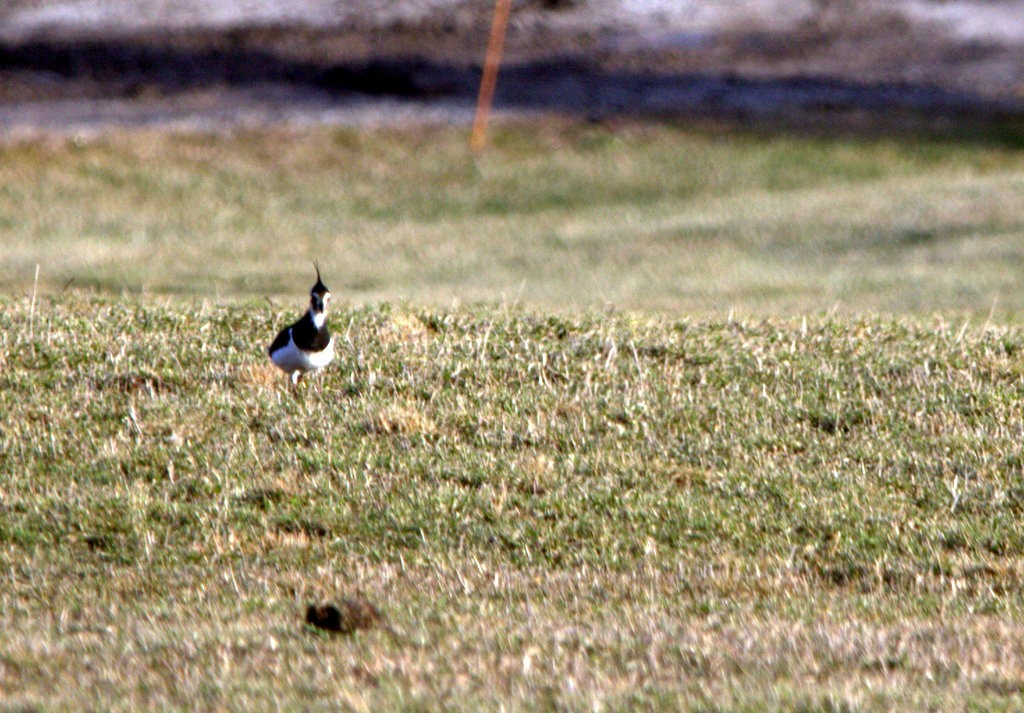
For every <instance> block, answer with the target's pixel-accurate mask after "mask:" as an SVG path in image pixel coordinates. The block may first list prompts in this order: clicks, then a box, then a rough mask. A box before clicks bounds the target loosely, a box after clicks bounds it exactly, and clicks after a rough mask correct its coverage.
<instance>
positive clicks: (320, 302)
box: [309, 263, 331, 313]
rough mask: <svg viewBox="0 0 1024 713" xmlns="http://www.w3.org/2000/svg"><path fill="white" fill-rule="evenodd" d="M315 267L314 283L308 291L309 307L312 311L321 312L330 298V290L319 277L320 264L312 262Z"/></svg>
mask: <svg viewBox="0 0 1024 713" xmlns="http://www.w3.org/2000/svg"><path fill="white" fill-rule="evenodd" d="M313 266H314V267H315V268H316V284H315V285H313V289H311V290H310V291H309V308H310V310H312V311H313V312H314V313H322V312H324V311H325V310H326V309H327V303H328V302H330V300H331V291H330V290H329V289H327V285H325V284H324V282H323V280H321V279H320V266H319V265H317V264H316V263H313Z"/></svg>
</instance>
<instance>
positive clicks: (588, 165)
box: [0, 0, 1024, 319]
mask: <svg viewBox="0 0 1024 713" xmlns="http://www.w3.org/2000/svg"><path fill="white" fill-rule="evenodd" d="M492 12H493V6H492V4H491V3H490V2H479V1H478V0H477V1H473V2H470V1H468V0H423V1H420V2H416V1H412V0H403V1H398V0H346V1H344V2H342V1H340V0H310V1H309V2H302V3H293V2H281V1H279V0H252V1H249V2H208V1H202V2H200V1H199V0H176V1H174V0H7V2H5V3H4V4H3V5H2V6H0V151H2V152H3V154H4V161H3V167H2V168H0V181H2V183H0V241H2V242H3V244H4V245H5V247H6V249H5V251H4V255H3V257H0V287H2V288H3V289H5V290H6V291H14V292H17V291H18V290H24V289H26V287H27V286H28V285H30V284H34V270H35V265H37V264H38V265H42V268H41V278H40V279H41V280H43V281H44V283H45V284H48V285H53V286H61V287H62V288H63V287H64V286H71V287H73V288H76V289H77V288H85V289H93V290H99V291H103V292H115V293H117V292H123V291H130V292H134V291H142V292H146V291H150V292H156V293H160V294H183V295H188V294H193V295H203V296H219V297H222V298H224V297H243V298H244V297H258V296H271V297H275V296H281V295H285V294H289V293H292V292H294V291H295V290H296V289H297V288H296V282H297V281H298V283H299V285H300V286H301V285H302V284H304V282H302V279H304V278H303V277H302V276H305V275H306V273H307V272H308V265H309V263H310V261H311V260H312V259H314V258H317V259H319V260H320V262H321V264H322V265H324V266H325V268H326V269H327V270H328V271H333V273H334V274H335V275H336V278H335V283H336V284H337V285H338V286H339V287H342V288H344V291H345V294H346V295H347V296H348V298H349V299H350V300H352V301H354V302H364V301H374V300H382V299H383V300H392V299H409V300H413V301H426V302H445V303H448V302H452V301H478V300H483V301H503V300H510V299H515V300H518V301H523V302H527V303H531V304H537V305H542V306H546V307H552V308H568V309H578V308H589V307H594V306H602V305H608V304H611V305H615V306H621V307H626V308H638V309H656V310H672V311H676V310H694V311H702V312H721V311H732V310H740V311H751V312H772V311H779V310H783V311H805V310H825V309H835V308H839V309H851V310H863V309H870V310H882V311H894V312H900V311H906V310H913V311H933V310H934V311H943V312H945V311H952V312H966V313H978V314H986V315H990V314H999V315H1000V316H1002V317H1005V318H1011V319H1012V318H1015V315H1016V314H1017V313H1018V312H1019V311H1020V309H1021V306H1024V299H1021V298H1020V297H1018V296H1017V289H1016V284H1017V270H1018V268H1019V266H1020V264H1021V263H1022V262H1024V244H1022V241H1021V236H1020V224H1021V221H1020V218H1019V216H1018V212H1019V209H1018V206H1019V205H1021V203H1020V199H1021V198H1022V197H1024V195H1022V190H1021V186H1022V176H1024V174H1022V173H1021V164H1022V160H1021V156H1020V147H1021V145H1022V141H1021V138H1022V137H1024V123H1022V122H1021V117H1022V116H1024V114H1022V109H1024V2H1019V1H1018V0H887V1H884V2H883V1H880V0H879V1H876V0H729V1H726V0H723V1H721V2H715V3H706V2H697V1H693V2H691V1H689V0H514V2H513V6H512V16H511V22H510V26H509V31H508V38H507V42H506V53H505V58H504V64H503V66H502V72H501V75H500V77H499V80H498V91H497V97H496V110H495V115H494V116H495V120H496V124H495V126H494V127H492V145H491V147H490V148H489V149H488V151H487V152H486V153H485V154H484V155H483V156H481V157H480V158H479V159H473V158H472V157H470V156H469V155H468V151H467V150H466V136H467V131H468V125H469V123H470V121H471V120H472V116H473V105H474V101H475V98H476V93H477V89H478V85H479V81H480V67H481V64H482V61H483V56H484V50H485V47H486V42H487V36H488V32H489V28H490V22H491V15H492ZM336 289H338V288H336Z"/></svg>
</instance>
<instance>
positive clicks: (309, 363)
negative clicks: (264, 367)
mask: <svg viewBox="0 0 1024 713" xmlns="http://www.w3.org/2000/svg"><path fill="white" fill-rule="evenodd" d="M313 266H314V267H315V268H316V284H315V285H313V287H312V289H310V291H309V311H308V312H306V314H304V315H302V317H301V319H299V320H298V321H297V322H295V324H292V325H291V326H288V327H285V328H284V329H282V330H281V331H280V332H278V334H277V338H276V339H274V341H273V343H271V345H270V347H269V348H268V349H267V354H268V355H269V356H270V360H271V361H272V362H274V363H275V364H276V365H277V366H278V367H280V368H281V369H282V370H283V371H284V372H285V373H286V374H288V376H289V377H290V378H291V382H292V385H293V386H294V385H297V384H298V383H299V379H301V378H302V376H303V375H304V374H305V373H306V372H307V371H316V370H317V369H322V368H323V367H325V366H327V365H328V364H329V363H330V362H331V359H333V358H334V338H333V337H331V333H330V331H329V330H328V329H327V303H328V302H330V301H331V291H330V290H329V289H327V286H326V285H324V283H323V280H322V279H321V278H320V266H319V265H317V264H316V263H313Z"/></svg>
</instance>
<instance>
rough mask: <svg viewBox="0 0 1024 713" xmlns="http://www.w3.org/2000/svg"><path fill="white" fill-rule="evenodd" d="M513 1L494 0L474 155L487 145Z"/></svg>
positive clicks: (475, 123) (471, 140)
mask: <svg viewBox="0 0 1024 713" xmlns="http://www.w3.org/2000/svg"><path fill="white" fill-rule="evenodd" d="M511 8H512V0H494V21H493V22H492V23H491V38H490V39H489V40H488V42H487V56H486V58H485V59H484V75H483V77H481V78H480V94H479V95H478V96H477V99H476V115H475V116H474V117H473V133H472V134H471V135H470V138H469V148H470V149H471V150H472V151H473V153H474V154H479V153H480V152H481V151H483V149H484V146H485V145H486V144H487V121H488V119H489V118H490V115H491V104H493V103H494V88H495V86H496V85H497V83H498V66H499V65H500V64H501V53H502V50H503V49H504V47H505V30H506V29H507V28H508V15H509V11H510V10H511Z"/></svg>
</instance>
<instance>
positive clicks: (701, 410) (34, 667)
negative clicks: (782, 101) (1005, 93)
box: [0, 125, 1024, 711]
mask: <svg viewBox="0 0 1024 713" xmlns="http://www.w3.org/2000/svg"><path fill="white" fill-rule="evenodd" d="M464 138H465V137H464V136H462V135H461V134H460V133H459V132H456V131H446V130H438V131H436V132H428V131H427V130H412V131H406V132H399V131H384V132H370V133H368V134H360V133H353V132H347V131H335V130H326V129H323V130H319V129H318V130H313V131H310V132H308V133H291V132H250V133H240V134H235V135H230V136H228V135H225V136H195V135H181V134H161V133H148V132H136V133H126V134H112V135H109V136H107V137H105V138H101V139H96V140H90V141H85V142H77V143H76V142H73V141H64V140H56V139H54V140H46V141H34V142H23V143H18V144H9V145H6V146H3V147H2V149H0V151H2V153H3V159H4V160H3V161H0V241H2V244H3V249H4V250H3V253H2V255H0V285H2V288H3V290H4V291H5V292H6V294H5V295H4V296H3V297H0V417H2V428H0V474H2V476H0V566H2V571H3V573H4V581H3V583H2V584H0V707H2V708H5V709H12V710H22V709H35V708H41V709H69V710H70V709H81V708H83V707H84V708H89V709H103V710H106V709H111V710H129V709H138V708H141V707H163V708H173V709H190V710H191V709H197V708H198V709H224V710H270V709H286V710H295V709H317V710H319V709H330V710H334V709H338V708H342V709H352V710H394V709H399V710H442V709H445V710H447V709H453V710H466V711H471V710H497V709H502V708H503V709H504V710H523V711H526V710H554V709H558V710H592V709H598V710H634V709H637V708H644V709H655V710H678V709H690V710H709V711H710V710H720V711H760V710H803V711H860V710H864V711H872V710H908V709H917V710H979V711H981V710H985V711H988V710H1019V709H1021V708H1024V699H1022V696H1024V674H1022V671H1024V594H1022V591H1024V589H1022V584H1024V524H1022V522H1021V514H1022V511H1024V478H1022V475H1024V446H1022V445H1021V444H1022V435H1024V425H1022V424H1024V419H1022V417H1024V413H1022V411H1024V399H1022V397H1024V378H1022V376H1024V331H1021V328H1020V327H1018V326H1016V324H1017V322H1018V321H1019V316H1020V315H1021V313H1022V312H1024V298H1022V296H1021V290H1019V289H1018V287H1017V282H1018V279H1017V276H1018V265H1019V263H1020V262H1021V256H1022V255H1024V236H1022V234H1021V231H1020V229H1019V226H1020V220H1021V218H1020V205H1021V200H1020V198H1021V193H1022V189H1024V170H1022V169H1024V154H1021V152H1020V151H1019V150H1018V149H1016V148H1015V147H1014V146H1013V145H1012V144H1007V143H1000V142H996V141H978V140H972V141H960V142H954V141H943V142H939V141H925V140H914V141H908V142H906V143H902V144H901V143H898V142H896V141H892V140H882V139H878V140H865V139H842V140H835V139H831V140H828V139H815V138H796V137H775V138H758V137H727V136H718V135H714V134H695V133H693V132H687V131H684V130H682V129H678V128H675V127H672V126H668V125H662V126H645V127H641V126H624V127H620V130H619V131H611V130H609V129H608V127H601V126H588V127H579V126H571V125H552V126H540V127H526V126H507V127H504V128H502V129H501V130H500V131H499V132H498V135H497V137H496V148H495V150H494V151H493V152H491V153H490V154H488V155H487V156H485V157H484V158H483V159H482V160H481V162H480V163H479V164H473V163H472V162H470V161H468V160H467V159H466V158H465V157H464V152H465V148H464ZM314 257H318V258H319V259H320V262H321V266H322V267H323V268H324V277H325V281H327V283H328V284H329V285H330V286H331V287H332V288H333V289H334V291H335V294H336V297H337V300H336V301H337V302H338V303H340V307H339V308H338V309H337V310H336V311H335V312H334V313H333V314H332V316H331V324H332V328H333V330H334V333H335V335H336V338H337V339H338V342H339V350H338V358H337V360H336V362H335V363H334V364H333V365H332V366H331V367H329V368H328V369H327V370H325V372H324V373H323V374H320V375H318V376H317V377H315V378H313V379H311V380H310V381H308V382H305V383H304V384H303V385H302V386H301V387H300V388H299V389H298V391H297V392H294V393H293V392H291V391H290V390H289V389H287V388H286V387H285V384H284V377H283V376H282V375H280V374H278V373H275V372H274V370H273V368H272V367H271V366H270V365H269V362H268V361H267V360H266V358H265V356H264V353H263V347H264V346H265V344H266V343H268V342H269V341H270V339H271V338H272V337H273V335H274V333H275V331H276V328H277V327H278V326H280V324H281V323H282V322H283V321H284V320H287V319H291V318H294V316H295V314H296V312H297V310H298V309H300V307H301V304H302V302H303V293H304V291H305V290H306V289H308V286H309V282H310V281H311V275H310V272H311V270H310V266H309V262H310V260H311V259H312V258H314ZM37 263H38V264H41V269H40V283H39V286H38V289H37V290H36V294H35V295H34V296H33V295H32V293H33V278H34V272H35V265H36V264H37ZM68 281H71V283H70V285H69V286H68V287H67V288H66V289H65V283H67V282H68ZM266 296H270V297H273V298H274V299H273V303H270V304H268V302H267V301H266V300H265V299H263V297H266ZM382 298H387V299H388V300H390V302H381V301H380V300H381V299H382ZM456 300H457V301H459V303H460V304H458V305H454V304H452V303H453V301H456ZM477 300H483V301H484V302H483V303H482V304H477V303H475V302H476V301H477ZM837 302H838V305H837V304H836V303H837ZM467 303H470V304H468V305H467ZM607 305H611V306H612V307H614V309H609V308H607ZM730 311H734V314H733V315H732V316H730V315H729V312H730ZM357 592H362V593H363V594H364V595H365V596H366V597H367V598H368V599H369V600H370V601H371V602H373V603H374V604H375V605H376V606H377V607H378V608H379V609H380V610H381V612H382V613H383V615H384V617H385V619H386V622H387V625H388V626H387V627H382V628H376V629H371V630H368V631H360V632H357V633H355V634H354V635H351V636H342V635H335V636H332V635H327V634H323V633H320V632H316V631H313V630H310V629H308V628H306V627H305V626H304V624H303V617H304V614H305V611H306V607H307V606H308V605H309V604H312V603H320V602H327V601H338V600H340V599H342V598H343V597H348V596H353V595H354V594H355V593H357Z"/></svg>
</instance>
